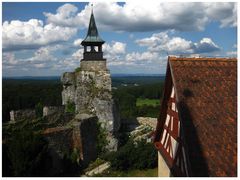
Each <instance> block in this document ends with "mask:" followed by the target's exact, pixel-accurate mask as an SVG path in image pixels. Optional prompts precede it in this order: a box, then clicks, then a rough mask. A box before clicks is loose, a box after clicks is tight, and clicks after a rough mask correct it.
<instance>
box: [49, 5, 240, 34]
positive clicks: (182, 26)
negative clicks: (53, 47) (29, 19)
mask: <svg viewBox="0 0 240 180" xmlns="http://www.w3.org/2000/svg"><path fill="white" fill-rule="evenodd" d="M77 11H78V10H77V7H75V6H74V5H70V4H65V5H63V6H62V7H60V8H59V9H58V10H57V12H56V14H53V13H45V16H46V17H47V22H49V23H53V24H56V25H60V26H69V27H78V28H86V27H87V26H88V20H89V17H90V12H91V5H90V3H89V4H87V5H86V6H85V8H84V9H83V10H82V11H80V12H77ZM94 14H95V18H96V20H97V24H98V25H99V27H100V28H103V29H108V30H114V31H128V32H135V31H152V30H168V29H175V30H179V31H200V30H204V28H205V26H206V25H207V24H208V23H209V22H211V21H219V22H220V23H221V27H228V26H236V25H237V3H233V2H227V3H222V2H217V3H202V2H196V3H189V2H186V3H183V2H181V3H172V2H167V3H163V2H159V1H151V2H141V3H139V2H134V1H128V2H126V3H125V4H124V5H119V4H118V3H115V2H106V1H105V2H96V3H94Z"/></svg>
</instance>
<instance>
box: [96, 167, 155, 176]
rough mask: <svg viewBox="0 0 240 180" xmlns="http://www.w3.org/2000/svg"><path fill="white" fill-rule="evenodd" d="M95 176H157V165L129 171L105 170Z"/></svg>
mask: <svg viewBox="0 0 240 180" xmlns="http://www.w3.org/2000/svg"><path fill="white" fill-rule="evenodd" d="M96 176H97V177H157V176H158V170H157V167H156V168H154V169H145V170H138V169H134V170H129V171H106V172H104V173H102V174H99V175H96Z"/></svg>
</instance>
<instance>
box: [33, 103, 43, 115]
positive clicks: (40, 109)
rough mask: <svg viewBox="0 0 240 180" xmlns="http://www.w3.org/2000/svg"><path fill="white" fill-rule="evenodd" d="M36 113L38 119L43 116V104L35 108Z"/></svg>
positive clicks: (38, 104)
mask: <svg viewBox="0 0 240 180" xmlns="http://www.w3.org/2000/svg"><path fill="white" fill-rule="evenodd" d="M35 112H36V117H37V118H40V117H42V116H43V104H42V103H41V102H38V103H37V105H36V106H35Z"/></svg>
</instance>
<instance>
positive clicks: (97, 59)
mask: <svg viewBox="0 0 240 180" xmlns="http://www.w3.org/2000/svg"><path fill="white" fill-rule="evenodd" d="M104 43H105V41H103V40H102V38H101V37H100V36H99V34H98V29H97V26H96V22H95V18H94V14H93V11H92V13H91V17H90V21H89V26H88V32H87V36H86V38H85V39H84V40H83V41H82V43H81V45H82V46H83V47H84V52H83V59H82V60H81V65H80V66H81V69H82V70H87V71H88V70H90V71H99V70H100V71H104V70H105V71H107V67H106V59H104V58H103V52H102V45H103V44H104Z"/></svg>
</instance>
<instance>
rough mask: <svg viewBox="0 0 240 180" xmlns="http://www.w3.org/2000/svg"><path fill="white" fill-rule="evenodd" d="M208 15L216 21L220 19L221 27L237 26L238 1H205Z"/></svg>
mask: <svg viewBox="0 0 240 180" xmlns="http://www.w3.org/2000/svg"><path fill="white" fill-rule="evenodd" d="M204 4H205V7H206V8H205V12H206V15H207V16H208V17H209V18H210V19H212V20H216V21H220V23H221V27H228V26H230V27H236V26H237V3H229V2H222V3H204Z"/></svg>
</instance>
